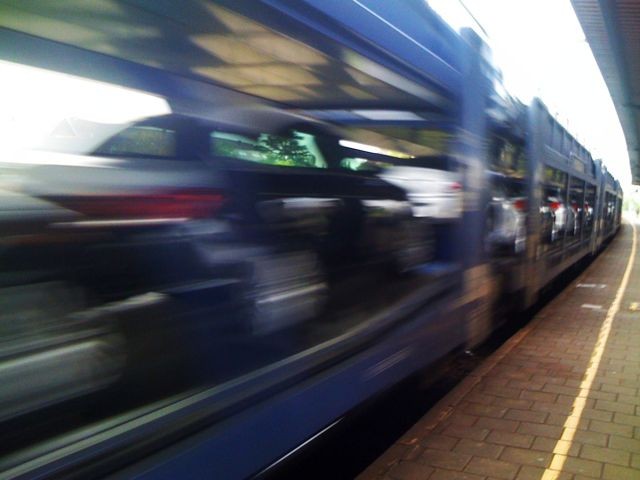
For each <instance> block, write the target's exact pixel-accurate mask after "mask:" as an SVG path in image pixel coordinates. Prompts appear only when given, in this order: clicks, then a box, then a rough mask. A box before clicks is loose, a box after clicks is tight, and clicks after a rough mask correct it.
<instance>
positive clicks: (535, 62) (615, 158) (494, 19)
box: [428, 0, 631, 189]
mask: <svg viewBox="0 0 640 480" xmlns="http://www.w3.org/2000/svg"><path fill="white" fill-rule="evenodd" d="M428 3H429V5H431V7H432V8H433V9H434V10H436V11H437V12H438V13H439V14H440V15H441V16H442V17H443V18H444V19H445V20H447V21H448V22H449V23H450V24H451V25H452V26H453V27H454V28H455V29H459V28H460V27H462V26H470V27H473V28H474V30H476V31H478V32H479V28H478V26H477V24H476V23H475V22H474V21H473V19H472V18H471V17H470V15H469V14H468V13H467V11H466V10H465V9H464V7H463V5H462V3H461V2H460V1H459V0H428ZM463 3H464V5H466V7H467V8H468V10H469V11H470V12H471V13H472V14H473V16H474V17H475V18H476V19H477V20H478V22H479V23H480V24H481V25H482V27H483V28H484V29H485V31H486V32H487V34H488V37H489V38H488V39H487V41H488V42H489V45H490V46H491V48H492V50H493V56H494V60H495V63H496V65H498V66H499V67H500V68H501V70H502V71H503V75H504V82H505V86H506V88H507V90H509V92H511V93H512V94H513V95H515V96H517V97H518V98H520V99H521V100H522V101H524V102H525V103H528V102H529V101H530V100H531V98H532V97H534V96H538V97H540V98H542V100H543V101H544V103H545V104H546V105H547V106H548V107H549V111H550V112H552V113H554V114H555V113H557V118H558V120H559V121H560V122H561V123H562V124H563V125H564V126H565V127H566V128H567V129H568V130H569V131H570V132H571V133H572V134H573V135H574V136H576V137H577V138H578V140H579V141H580V142H581V143H582V144H583V145H585V146H586V147H587V148H588V149H589V150H590V151H591V153H592V155H593V156H594V158H602V159H603V161H604V163H605V164H606V165H607V168H608V169H609V171H610V172H611V173H612V174H613V175H614V176H615V177H616V178H617V179H619V180H620V183H621V184H622V185H623V187H624V188H625V189H627V187H626V186H627V185H630V183H631V173H630V170H629V156H628V154H627V148H626V144H625V140H624V134H623V132H622V127H621V126H620V122H619V120H618V116H617V114H616V111H615V108H614V106H613V102H612V101H611V97H610V96H609V91H608V90H607V87H606V85H605V83H604V80H603V78H602V75H601V74H600V70H599V69H598V66H597V64H596V61H595V59H594V58H593V55H592V53H591V49H590V48H589V44H588V43H587V42H586V40H585V36H584V33H583V32H582V29H581V27H580V24H579V23H578V20H577V18H576V16H575V13H574V11H573V8H572V7H571V3H570V1H569V0H463ZM479 33H480V32H479Z"/></svg>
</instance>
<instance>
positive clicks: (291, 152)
mask: <svg viewBox="0 0 640 480" xmlns="http://www.w3.org/2000/svg"><path fill="white" fill-rule="evenodd" d="M209 139H210V142H209V149H210V153H211V154H212V155H220V156H224V157H229V158H235V159H237V160H246V161H248V162H256V163H262V164H265V165H274V166H279V167H303V168H327V162H326V160H325V158H324V156H323V154H322V152H321V151H320V149H319V148H318V145H317V143H316V138H315V136H314V135H311V134H309V133H304V132H298V131H292V132H291V133H290V134H289V135H274V134H271V133H262V134H260V135H257V136H256V137H251V136H248V135H241V134H237V133H231V132H224V131H220V130H216V131H213V132H211V133H210V136H209Z"/></svg>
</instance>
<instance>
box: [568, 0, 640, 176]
mask: <svg viewBox="0 0 640 480" xmlns="http://www.w3.org/2000/svg"><path fill="white" fill-rule="evenodd" d="M571 3H572V4H573V8H574V9H575V11H576V14H577V16H578V20H579V21H580V24H581V25H582V29H583V30H584V33H585V35H586V37H587V41H588V42H589V44H590V45H591V50H592V51H593V55H594V56H595V59H596V62H597V63H598V66H599V67H600V70H601V71H602V76H603V77H604V80H605V82H606V84H607V87H608V88H609V92H610V93H611V97H612V99H613V103H614V105H615V107H616V110H617V112H618V117H619V118H620V123H621V124H622V129H623V130H624V135H625V138H626V142H627V149H628V150H629V160H630V162H631V176H632V181H633V183H634V184H635V185H640V1H638V0H571Z"/></svg>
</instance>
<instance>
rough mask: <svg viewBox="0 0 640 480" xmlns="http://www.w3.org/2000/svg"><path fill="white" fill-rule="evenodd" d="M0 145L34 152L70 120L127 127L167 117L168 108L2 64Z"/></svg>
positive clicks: (129, 93) (139, 95)
mask: <svg viewBox="0 0 640 480" xmlns="http://www.w3.org/2000/svg"><path fill="white" fill-rule="evenodd" d="M0 78H2V89H0V106H1V108H0V144H1V145H2V149H3V150H5V151H6V150H9V151H11V150H13V149H19V148H30V147H34V146H36V145H37V144H38V143H39V142H40V141H41V140H42V139H43V138H45V137H46V136H47V135H48V134H49V133H50V132H51V131H52V130H53V129H54V128H55V127H56V126H57V125H58V124H59V123H60V121H61V120H62V119H64V118H66V117H78V118H83V119H85V120H92V121H95V122H102V123H125V122H130V121H133V120H136V119H139V118H144V117H148V116H151V115H161V114H164V113H169V112H170V111H171V110H170V108H169V105H168V104H167V102H166V101H165V100H164V99H163V98H160V97H157V96H155V95H151V94H148V93H143V92H140V91H137V90H132V89H128V88H123V87H119V86H117V85H110V84H107V83H102V82H96V81H95V80H87V79H84V78H79V77H74V76H71V75H65V74H61V73H58V72H51V71H47V70H43V69H39V68H34V67H29V66H25V65H19V64H15V63H9V62H3V61H0Z"/></svg>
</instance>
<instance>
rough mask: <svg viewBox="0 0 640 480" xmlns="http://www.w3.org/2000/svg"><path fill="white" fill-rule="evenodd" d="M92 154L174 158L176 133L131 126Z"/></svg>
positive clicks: (155, 128) (161, 129)
mask: <svg viewBox="0 0 640 480" xmlns="http://www.w3.org/2000/svg"><path fill="white" fill-rule="evenodd" d="M94 153H95V154H96V155H106V156H118V157H157V158H174V157H175V156H176V132H175V130H170V129H166V128H158V127H152V126H147V125H136V126H132V127H129V128H127V129H125V130H123V131H122V132H120V133H118V134H117V135H115V136H113V137H111V138H110V139H109V140H107V141H106V142H105V143H104V144H102V145H101V146H100V147H99V148H98V149H97V150H96V151H95V152H94Z"/></svg>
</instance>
